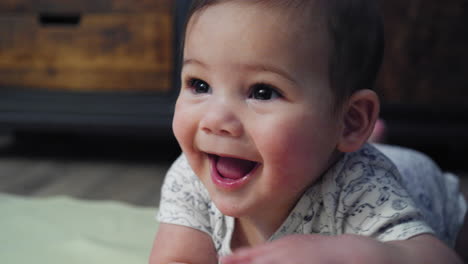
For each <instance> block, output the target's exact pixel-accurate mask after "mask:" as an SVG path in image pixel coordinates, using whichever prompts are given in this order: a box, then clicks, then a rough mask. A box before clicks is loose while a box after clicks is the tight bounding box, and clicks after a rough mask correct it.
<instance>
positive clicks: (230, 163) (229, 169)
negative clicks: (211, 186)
mask: <svg viewBox="0 0 468 264" xmlns="http://www.w3.org/2000/svg"><path fill="white" fill-rule="evenodd" d="M208 156H209V157H210V159H212V160H213V161H214V163H213V164H214V166H215V168H216V170H217V171H218V173H219V175H220V176H221V177H223V178H227V179H231V180H238V179H240V178H242V177H244V176H246V175H248V174H249V173H251V172H252V171H253V170H254V169H255V168H256V167H257V165H259V163H258V162H255V161H250V160H245V159H238V158H231V157H222V156H218V155H213V154H209V155H208Z"/></svg>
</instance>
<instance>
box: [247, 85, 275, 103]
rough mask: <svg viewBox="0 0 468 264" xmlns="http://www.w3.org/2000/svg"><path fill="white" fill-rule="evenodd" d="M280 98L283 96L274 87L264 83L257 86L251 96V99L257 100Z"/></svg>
mask: <svg viewBox="0 0 468 264" xmlns="http://www.w3.org/2000/svg"><path fill="white" fill-rule="evenodd" d="M279 97H281V94H280V93H279V92H277V91H276V89H275V88H274V87H272V86H271V85H268V84H264V83H258V84H255V85H254V86H253V87H252V91H251V94H250V96H249V98H253V99H256V100H272V99H275V98H279Z"/></svg>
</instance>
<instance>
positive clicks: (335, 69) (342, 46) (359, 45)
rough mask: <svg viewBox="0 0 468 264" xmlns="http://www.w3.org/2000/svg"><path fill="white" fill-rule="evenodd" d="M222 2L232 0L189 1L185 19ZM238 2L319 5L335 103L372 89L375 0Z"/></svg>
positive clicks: (378, 28) (377, 56)
mask: <svg viewBox="0 0 468 264" xmlns="http://www.w3.org/2000/svg"><path fill="white" fill-rule="evenodd" d="M223 1H234V0H194V1H192V8H191V9H190V12H189V15H188V19H190V18H191V17H192V15H193V14H194V13H196V12H197V11H199V10H201V9H203V8H205V7H208V6H210V5H213V4H216V3H219V2H223ZM237 1H249V2H252V3H263V4H271V5H277V6H281V7H284V8H297V9H301V10H303V9H304V8H307V7H309V8H314V7H317V6H319V7H320V8H322V9H323V14H324V15H325V16H326V19H325V21H326V27H327V31H328V34H329V38H330V43H331V47H330V49H329V50H330V55H329V62H330V64H329V66H328V67H329V80H330V84H331V89H332V92H333V94H334V97H335V100H336V106H340V105H342V103H343V102H344V101H345V100H346V99H348V98H349V97H350V96H351V95H352V94H353V93H354V92H356V91H358V90H361V89H373V88H374V85H375V80H376V78H377V74H378V72H379V68H380V65H381V63H382V58H383V49H384V37H383V23H382V18H381V16H380V10H379V4H378V2H379V1H378V0H237ZM312 3H313V4H314V5H312ZM317 4H318V5H317ZM315 13H317V12H315ZM298 14H299V13H298Z"/></svg>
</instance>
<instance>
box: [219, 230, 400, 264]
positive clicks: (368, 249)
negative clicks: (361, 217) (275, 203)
mask: <svg viewBox="0 0 468 264" xmlns="http://www.w3.org/2000/svg"><path fill="white" fill-rule="evenodd" d="M392 252H393V249H392V247H391V246H388V245H386V244H384V243H382V242H378V241H376V240H374V239H371V238H367V237H362V236H357V235H341V236H321V235H291V236H287V237H284V238H281V239H278V240H276V241H273V242H271V243H266V244H263V245H260V246H256V247H253V248H246V249H239V250H237V251H236V252H234V254H232V255H230V256H226V257H223V258H221V263H223V264H241V263H243V264H244V263H255V264H266V263H268V264H272V263H281V264H287V263H307V264H315V263H317V264H331V263H348V264H366V263H372V264H375V263H394V262H393V261H394V260H393V257H394V255H393V254H392ZM395 263H398V262H395Z"/></svg>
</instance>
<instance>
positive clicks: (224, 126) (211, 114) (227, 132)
mask: <svg viewBox="0 0 468 264" xmlns="http://www.w3.org/2000/svg"><path fill="white" fill-rule="evenodd" d="M200 129H201V130H202V131H203V132H205V133H207V134H215V135H219V136H231V137H239V136H241V134H242V123H241V121H240V120H239V118H238V117H237V115H236V112H235V111H234V110H233V109H231V108H230V107H229V106H227V105H224V104H216V105H214V106H212V107H210V109H209V111H207V113H205V114H204V115H203V118H202V119H201V121H200Z"/></svg>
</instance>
